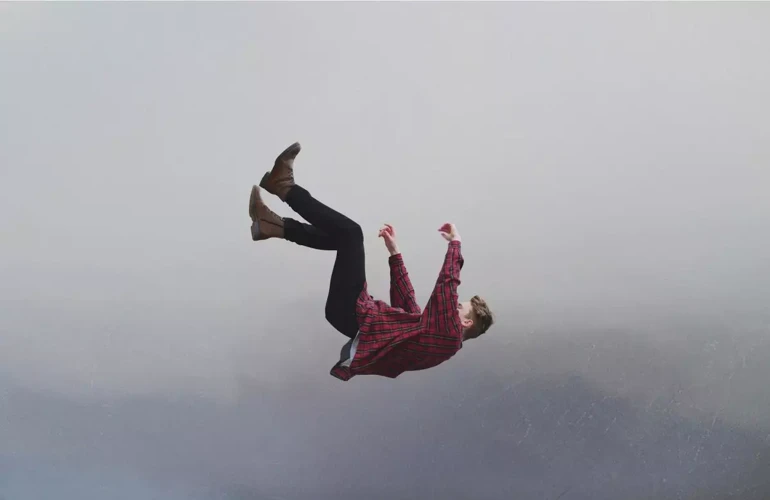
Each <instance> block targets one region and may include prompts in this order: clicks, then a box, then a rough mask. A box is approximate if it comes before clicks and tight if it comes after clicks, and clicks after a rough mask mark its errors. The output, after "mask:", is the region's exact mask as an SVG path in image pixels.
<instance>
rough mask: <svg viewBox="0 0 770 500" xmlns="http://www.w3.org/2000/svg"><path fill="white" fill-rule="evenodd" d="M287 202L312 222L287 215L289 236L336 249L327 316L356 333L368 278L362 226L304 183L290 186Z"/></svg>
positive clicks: (345, 332) (301, 242)
mask: <svg viewBox="0 0 770 500" xmlns="http://www.w3.org/2000/svg"><path fill="white" fill-rule="evenodd" d="M286 203H287V204H288V205H289V206H290V207H291V208H292V209H293V210H294V211H295V212H297V213H298V214H299V215H300V216H302V217H303V218H304V219H305V220H306V221H308V222H309V223H310V224H305V223H302V222H299V221H297V220H294V219H291V218H288V217H286V218H284V238H285V239H286V240H288V241H292V242H294V243H296V244H298V245H302V246H306V247H310V248H316V249H318V250H336V251H337V258H336V260H335V261H334V269H333V270H332V277H331V282H330V283H329V296H328V297H327V298H326V320H327V321H328V322H329V323H330V324H331V325H332V326H333V327H334V328H336V329H337V330H338V331H339V332H340V333H342V334H343V335H345V336H346V337H350V338H353V337H355V336H356V333H357V332H358V320H357V319H356V301H357V300H358V296H359V295H360V294H361V290H363V288H364V283H365V282H366V258H365V254H364V233H363V232H362V231H361V226H359V225H358V224H357V223H356V222H354V221H352V220H351V219H349V218H348V217H345V216H344V215H342V214H341V213H339V212H337V211H335V210H332V209H331V208H329V207H327V206H326V205H324V204H323V203H321V202H320V201H318V200H316V199H315V198H313V197H312V196H311V195H310V193H309V192H308V191H307V190H306V189H304V188H302V187H301V186H297V185H295V186H294V187H292V188H291V190H290V191H289V193H288V195H287V196H286Z"/></svg>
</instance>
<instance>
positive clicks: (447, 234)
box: [438, 222, 460, 241]
mask: <svg viewBox="0 0 770 500" xmlns="http://www.w3.org/2000/svg"><path fill="white" fill-rule="evenodd" d="M438 232H439V233H441V236H443V237H444V239H445V240H447V241H460V233H458V232H457V228H456V227H455V225H454V224H451V223H449V222H447V223H446V224H444V225H443V226H441V227H440V228H438Z"/></svg>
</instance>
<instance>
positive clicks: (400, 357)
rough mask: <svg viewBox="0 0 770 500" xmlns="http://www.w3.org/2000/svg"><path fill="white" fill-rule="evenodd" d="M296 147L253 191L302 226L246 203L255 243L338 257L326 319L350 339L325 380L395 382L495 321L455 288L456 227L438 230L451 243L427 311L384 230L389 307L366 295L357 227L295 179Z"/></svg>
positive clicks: (389, 230) (254, 197)
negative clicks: (287, 244) (276, 241)
mask: <svg viewBox="0 0 770 500" xmlns="http://www.w3.org/2000/svg"><path fill="white" fill-rule="evenodd" d="M299 152H300V145H299V143H294V144H292V145H291V146H289V147H288V148H287V149H286V150H285V151H284V152H283V153H281V154H280V155H279V156H278V157H277V158H276V160H275V164H274V166H273V169H272V170H271V171H269V172H266V173H265V175H264V176H263V177H262V180H261V181H260V184H259V186H260V187H261V188H262V189H264V190H265V191H267V192H268V193H271V194H274V195H276V196H278V198H280V199H281V200H282V201H283V202H285V203H286V204H288V205H289V206H290V207H291V208H292V209H293V210H294V211H295V212H296V213H298V214H299V215H300V216H302V217H303V218H304V219H305V220H306V221H307V222H308V223H309V224H308V223H304V222H299V221H297V220H295V219H291V218H289V217H280V216H279V215H277V214H276V213H275V212H273V211H272V210H270V209H269V208H268V207H267V205H265V203H264V201H263V200H262V197H261V195H260V188H259V187H257V186H254V187H253V188H252V190H251V198H250V200H249V216H250V217H251V220H252V225H251V237H252V239H253V240H254V241H263V240H267V239H271V238H280V239H285V240H287V241H291V242H294V243H296V244H298V245H302V246H305V247H310V248H315V249H318V250H334V251H336V252H337V257H336V259H335V262H334V269H333V270H332V276H331V282H330V284H329V295H328V297H327V299H326V320H327V321H328V322H329V323H330V324H331V325H332V326H333V327H334V328H335V329H337V330H338V331H339V332H340V333H342V334H343V335H345V336H346V337H348V338H350V341H348V342H347V343H346V344H345V346H343V348H342V352H341V356H340V361H339V362H337V363H336V364H335V365H334V366H333V367H332V369H331V372H330V373H331V375H332V376H334V377H337V378H338V379H340V380H350V379H351V378H352V377H354V376H356V375H381V376H384V377H389V378H396V377H398V376H399V375H400V374H402V373H403V372H405V371H415V370H424V369H426V368H430V367H433V366H436V365H439V364H441V363H443V362H444V361H446V360H447V359H449V358H451V357H452V356H454V354H455V353H457V351H459V350H460V349H461V348H462V346H463V341H465V340H469V339H474V338H477V337H478V336H479V335H481V334H483V333H484V332H485V331H486V330H487V329H488V328H489V327H490V326H491V325H492V322H493V319H492V315H491V313H490V311H489V308H488V307H487V304H486V302H485V301H484V300H483V299H482V298H481V297H479V296H474V297H473V298H471V299H470V300H469V301H467V302H459V300H458V295H457V287H458V286H459V285H460V269H462V266H463V262H464V261H463V257H462V254H461V251H460V250H461V248H460V245H461V243H460V234H459V233H458V232H457V228H456V227H455V226H454V224H449V223H447V224H444V225H443V226H441V228H440V229H439V232H440V233H441V236H443V237H444V239H445V240H447V241H448V242H449V244H448V248H447V253H446V256H445V258H444V264H443V266H442V267H441V272H440V273H439V276H438V280H437V281H436V284H435V287H434V289H433V293H432V294H431V296H430V299H429V300H428V303H427V305H426V306H425V310H424V311H423V310H421V309H420V306H419V305H418V304H417V301H416V300H415V295H414V289H413V288H412V283H411V281H410V279H409V274H408V273H407V271H406V267H405V266H404V261H403V258H402V256H401V253H400V252H399V250H398V245H397V242H396V232H395V230H394V229H393V227H392V226H390V225H385V226H384V227H383V228H382V229H380V233H379V236H380V237H381V238H383V240H384V241H385V245H386V247H387V249H388V251H389V252H390V258H389V263H390V275H391V283H390V302H391V303H390V304H387V303H386V302H383V301H381V300H376V299H374V297H372V296H371V295H370V294H369V293H368V291H367V282H366V269H365V267H366V265H365V264H366V261H365V252H364V235H363V232H362V231H361V226H359V225H358V224H357V223H356V222H354V221H352V220H351V219H349V218H348V217H346V216H344V215H342V214H340V213H339V212H336V211H335V210H333V209H331V208H329V207H327V206H326V205H324V204H323V203H321V202H319V201H318V200H316V199H315V198H313V197H312V196H311V194H310V193H309V192H308V191H307V190H306V189H304V188H303V187H302V186H300V185H298V184H296V183H295V182H294V160H295V158H296V157H297V155H298V154H299Z"/></svg>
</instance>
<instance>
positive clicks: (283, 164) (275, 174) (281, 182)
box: [259, 142, 302, 201]
mask: <svg viewBox="0 0 770 500" xmlns="http://www.w3.org/2000/svg"><path fill="white" fill-rule="evenodd" d="M301 149H302V147H301V146H300V145H299V143H298V142H295V143H294V144H292V145H291V146H289V147H288V148H286V149H285V150H284V151H283V153H281V154H280V155H278V158H276V159H275V165H273V169H272V170H271V171H270V172H267V173H265V175H264V177H262V181H261V182H260V183H259V186H260V187H261V188H262V189H264V190H265V191H267V192H268V193H270V194H274V195H275V196H277V197H279V198H280V199H281V200H282V201H286V195H287V194H288V193H289V190H290V189H291V188H292V187H293V186H294V159H295V158H296V157H297V155H298V154H299V152H300V150H301Z"/></svg>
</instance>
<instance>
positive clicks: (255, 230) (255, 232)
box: [251, 219, 259, 241]
mask: <svg viewBox="0 0 770 500" xmlns="http://www.w3.org/2000/svg"><path fill="white" fill-rule="evenodd" d="M251 239H252V240H254V241H258V240H259V219H256V220H255V221H254V222H253V223H252V224H251Z"/></svg>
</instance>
